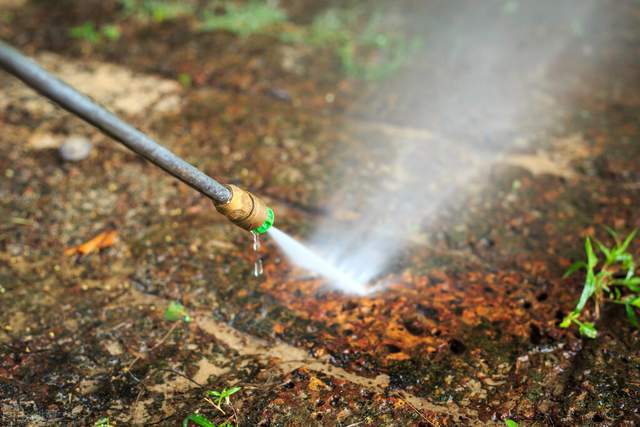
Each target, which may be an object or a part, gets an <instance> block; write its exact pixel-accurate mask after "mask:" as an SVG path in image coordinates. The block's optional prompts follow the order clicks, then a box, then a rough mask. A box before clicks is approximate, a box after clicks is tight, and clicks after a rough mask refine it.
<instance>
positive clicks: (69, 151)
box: [59, 135, 93, 162]
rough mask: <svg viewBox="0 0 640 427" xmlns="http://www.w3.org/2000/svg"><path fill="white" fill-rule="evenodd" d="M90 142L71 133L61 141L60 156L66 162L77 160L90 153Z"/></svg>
mask: <svg viewBox="0 0 640 427" xmlns="http://www.w3.org/2000/svg"><path fill="white" fill-rule="evenodd" d="M91 148H93V146H92V145H91V142H90V141H89V139H88V138H86V137H84V136H78V135H71V136H69V137H68V138H67V139H65V141H64V142H63V143H62V145H61V146H60V149H59V153H60V157H61V158H62V160H64V161H67V162H79V161H80V160H84V159H86V158H87V157H88V156H89V153H91Z"/></svg>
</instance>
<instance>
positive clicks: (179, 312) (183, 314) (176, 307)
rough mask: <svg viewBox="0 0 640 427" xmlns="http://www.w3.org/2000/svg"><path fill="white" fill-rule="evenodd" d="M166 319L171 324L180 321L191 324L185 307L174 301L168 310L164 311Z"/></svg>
mask: <svg viewBox="0 0 640 427" xmlns="http://www.w3.org/2000/svg"><path fill="white" fill-rule="evenodd" d="M164 319H165V320H168V321H170V322H175V321H178V320H184V321H185V322H190V321H191V317H190V316H189V313H188V312H187V309H186V308H185V307H184V305H182V304H180V303H179V302H175V301H172V302H171V303H169V305H168V306H167V309H166V310H165V311H164Z"/></svg>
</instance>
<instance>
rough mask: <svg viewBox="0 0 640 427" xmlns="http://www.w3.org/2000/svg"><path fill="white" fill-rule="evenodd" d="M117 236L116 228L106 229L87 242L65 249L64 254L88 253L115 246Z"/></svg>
mask: <svg viewBox="0 0 640 427" xmlns="http://www.w3.org/2000/svg"><path fill="white" fill-rule="evenodd" d="M117 237H118V232H117V231H115V230H110V231H104V232H102V233H100V234H98V235H97V236H96V237H94V238H93V239H91V240H89V241H87V242H84V243H83V244H81V245H78V246H74V247H71V248H67V249H65V251H64V254H65V255H66V256H70V255H75V254H80V255H87V254H90V253H91V252H95V251H97V250H99V249H102V248H108V247H110V246H113V245H114V244H115V242H116V239H117Z"/></svg>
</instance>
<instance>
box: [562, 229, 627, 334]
mask: <svg viewBox="0 0 640 427" xmlns="http://www.w3.org/2000/svg"><path fill="white" fill-rule="evenodd" d="M607 232H608V233H609V234H610V235H611V237H612V238H613V240H614V242H615V245H614V246H613V247H607V246H605V245H604V244H603V243H602V242H600V241H599V240H596V239H594V242H595V244H596V249H594V247H593V244H592V243H591V239H590V238H588V237H587V239H586V240H585V245H584V246H585V252H586V256H587V259H586V261H578V262H576V263H574V264H573V265H571V266H570V267H569V269H568V270H567V272H566V273H565V274H564V277H565V278H566V277H569V276H570V275H571V274H573V273H575V272H576V271H578V270H581V269H584V270H585V271H586V277H585V282H584V287H583V289H582V294H581V295H580V299H579V300H578V303H577V305H576V308H575V309H574V310H573V311H572V312H571V313H569V314H568V315H567V316H566V317H565V318H564V320H563V321H562V323H560V327H561V328H568V327H570V326H571V325H572V324H576V325H578V330H579V332H580V334H581V335H583V336H586V337H588V338H596V337H597V335H598V331H597V329H596V327H595V325H594V323H593V322H587V321H582V320H580V317H581V315H582V311H583V310H584V308H585V306H586V305H587V303H588V302H589V300H592V301H593V303H594V316H593V317H594V319H593V320H594V321H596V320H598V318H599V317H600V309H601V308H600V307H601V305H602V304H603V303H605V302H608V303H614V304H620V305H624V307H625V311H626V314H627V317H628V318H629V321H630V322H631V324H632V325H633V326H635V327H636V328H638V327H640V326H639V325H638V318H637V315H636V310H638V309H640V277H638V276H636V275H635V261H634V259H633V255H632V254H631V253H630V252H629V251H628V248H629V245H630V244H631V241H632V240H633V238H634V237H635V235H636V232H637V230H634V231H632V232H631V233H629V235H628V236H627V237H626V238H625V239H624V240H623V239H621V238H620V236H619V235H618V233H616V232H615V231H613V230H612V229H610V228H608V227H607ZM598 252H599V253H600V255H602V256H603V257H604V258H603V260H602V262H600V259H599V258H598Z"/></svg>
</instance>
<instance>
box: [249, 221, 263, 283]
mask: <svg viewBox="0 0 640 427" xmlns="http://www.w3.org/2000/svg"><path fill="white" fill-rule="evenodd" d="M251 235H252V236H253V252H254V253H255V256H256V261H255V263H254V264H253V275H254V276H255V277H258V276H260V275H262V258H260V253H259V251H260V235H259V234H258V233H256V232H253V231H252V232H251Z"/></svg>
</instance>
